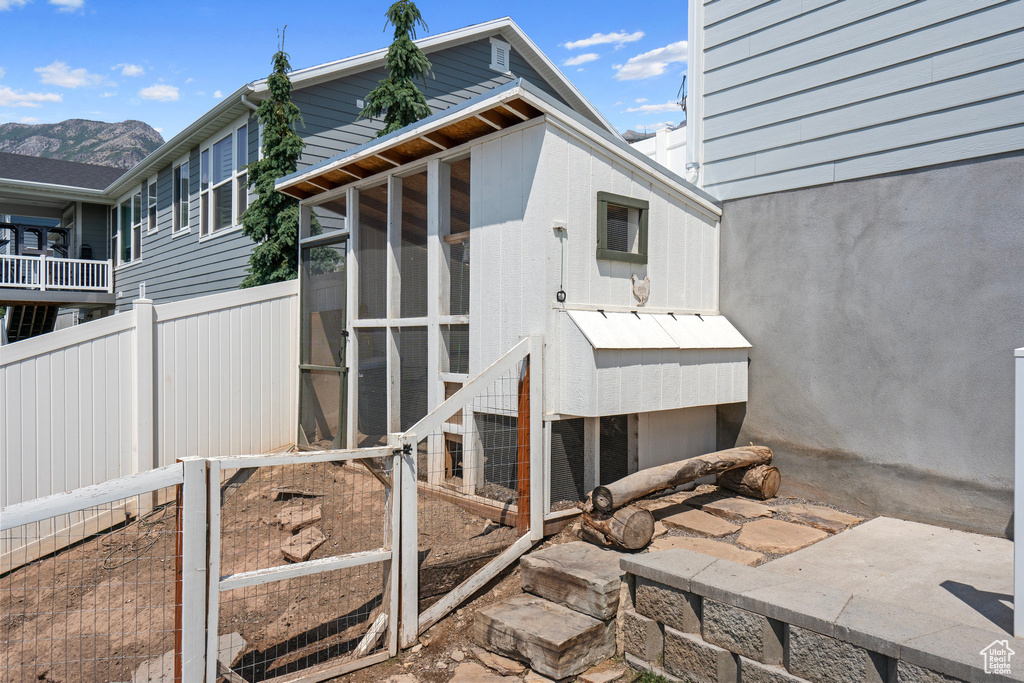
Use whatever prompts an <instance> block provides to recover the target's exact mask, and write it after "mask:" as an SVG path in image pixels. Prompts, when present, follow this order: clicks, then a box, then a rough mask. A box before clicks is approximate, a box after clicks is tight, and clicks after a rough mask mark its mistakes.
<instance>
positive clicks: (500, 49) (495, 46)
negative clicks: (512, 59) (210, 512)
mask: <svg viewBox="0 0 1024 683" xmlns="http://www.w3.org/2000/svg"><path fill="white" fill-rule="evenodd" d="M511 53H512V48H511V47H510V46H509V44H508V43H506V42H505V41H503V40H498V39H497V38H491V68H492V69H494V70H495V71H500V72H501V73H503V74H507V73H509V72H511V69H510V68H509V65H508V63H509V56H510V55H511Z"/></svg>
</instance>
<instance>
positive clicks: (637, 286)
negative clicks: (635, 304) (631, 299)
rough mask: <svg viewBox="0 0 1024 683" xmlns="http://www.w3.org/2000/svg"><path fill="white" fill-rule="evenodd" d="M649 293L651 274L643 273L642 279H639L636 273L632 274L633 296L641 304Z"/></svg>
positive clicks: (645, 301) (645, 300)
mask: <svg viewBox="0 0 1024 683" xmlns="http://www.w3.org/2000/svg"><path fill="white" fill-rule="evenodd" d="M650 295H651V276H650V275H645V276H644V279H643V280H641V279H639V278H638V277H637V276H636V274H635V273H634V274H633V296H635V297H636V300H637V301H639V302H640V305H641V306H643V305H644V304H645V303H647V297H649V296H650Z"/></svg>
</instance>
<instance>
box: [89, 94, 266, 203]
mask: <svg viewBox="0 0 1024 683" xmlns="http://www.w3.org/2000/svg"><path fill="white" fill-rule="evenodd" d="M252 92H253V86H252V85H251V84H249V83H246V84H245V85H243V86H242V87H241V88H239V89H238V90H236V91H235V92H233V93H231V94H230V95H228V96H227V97H225V98H224V99H223V100H221V101H220V102H218V103H217V104H216V105H214V106H213V107H212V108H211V109H210V110H208V111H207V112H206V113H205V114H203V115H202V116H200V117H199V118H198V119H196V120H195V121H193V122H192V123H191V124H189V126H188V127H186V128H185V129H184V130H182V131H181V132H180V133H178V134H177V135H175V136H174V137H173V138H171V139H170V140H168V141H167V142H165V143H164V144H162V145H160V146H159V147H157V148H156V149H155V150H153V152H151V153H150V154H149V155H148V156H147V157H146V158H145V159H143V160H142V161H141V162H140V163H138V164H137V165H135V166H133V167H132V168H131V170H129V171H128V172H127V173H125V174H124V175H123V176H121V177H120V178H118V179H117V180H115V181H114V182H113V183H111V184H110V185H109V186H108V187H107V188H106V189H105V190H104V192H106V193H109V194H110V195H112V196H113V197H117V196H119V195H120V194H122V193H123V192H125V190H126V189H127V188H129V187H130V186H131V185H133V184H136V183H139V182H141V179H142V178H144V177H148V176H150V175H152V174H153V173H154V172H155V171H159V170H160V168H162V167H163V166H164V164H166V163H167V162H168V160H169V158H170V160H173V158H176V157H178V156H179V155H180V154H181V153H182V152H183V151H185V152H187V151H188V150H190V149H191V148H192V147H194V146H195V145H196V144H198V143H199V142H201V141H202V139H204V138H205V137H206V136H207V135H209V134H211V133H213V132H216V131H215V130H208V129H209V128H212V127H213V125H214V123H215V122H216V121H218V120H219V119H220V118H221V117H223V116H226V115H228V114H231V113H233V112H234V110H235V109H238V113H237V115H241V114H243V113H245V112H246V111H250V109H249V107H248V106H246V104H245V103H244V102H243V101H242V98H243V97H244V96H246V95H248V94H250V93H252ZM218 129H219V126H218Z"/></svg>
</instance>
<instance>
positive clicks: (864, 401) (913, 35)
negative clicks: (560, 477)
mask: <svg viewBox="0 0 1024 683" xmlns="http://www.w3.org/2000/svg"><path fill="white" fill-rule="evenodd" d="M690 31H691V32H690V36H689V38H690V43H689V45H690V49H691V52H690V54H691V61H690V65H689V68H690V75H691V77H690V84H691V87H690V93H689V100H688V112H689V121H688V125H687V129H688V136H689V137H688V140H687V157H688V158H687V161H688V162H689V164H691V169H692V168H693V166H692V165H693V164H699V172H700V181H699V184H700V185H701V186H702V187H703V188H704V189H705V190H706V191H708V192H709V193H711V194H712V195H714V196H716V197H717V198H719V199H721V200H723V202H724V209H723V218H722V247H721V248H722V253H721V272H722V291H721V296H722V308H723V309H724V310H727V311H729V315H730V318H731V320H732V321H733V322H734V323H735V324H736V326H737V328H738V329H739V330H740V332H742V333H743V335H744V336H745V337H746V338H747V339H749V340H750V342H751V343H752V344H753V349H752V351H751V353H750V394H749V400H748V402H747V403H746V404H745V405H732V406H728V407H722V408H720V409H719V412H718V423H719V445H721V446H731V445H733V444H736V443H741V444H746V443H748V442H749V441H754V442H755V443H765V444H767V445H769V446H771V447H772V448H773V449H775V452H776V456H777V459H778V461H779V463H780V465H781V468H782V472H783V480H784V486H786V487H787V488H788V490H789V491H790V492H791V493H796V494H808V495H813V496H821V497H823V499H825V500H832V501H835V502H836V503H837V504H842V505H846V506H849V507H852V508H857V509H860V510H862V511H866V512H873V513H879V514H893V515H897V516H900V517H902V518H909V519H917V520H921V521H927V522H932V523H939V524H943V525H946V526H951V527H956V528H961V529H968V530H976V531H983V532H987V533H993V534H1000V535H1002V534H1009V533H1011V531H1010V530H1011V512H1012V491H1013V485H1014V467H1013V443H1014V441H1013V440H1014V433H1013V405H1014V396H1013V368H1012V358H1013V349H1014V348H1015V347H1019V346H1021V345H1022V342H1024V282H1022V277H1021V264H1022V263H1024V238H1022V224H1021V216H1022V215H1024V153H1022V152H1024V61H1022V60H1024V50H1022V49H1021V48H1022V45H1024V3H1022V2H1000V1H996V0H981V1H978V2H961V1H949V0H924V2H905V1H903V0H889V1H888V2H880V3H878V2H875V3H864V2H855V1H853V0H840V1H838V2H814V3H808V2H804V3H802V4H801V3H799V2H796V3H789V2H759V1H754V2H726V1H725V0H711V1H707V2H705V1H704V0H690Z"/></svg>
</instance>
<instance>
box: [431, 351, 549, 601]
mask: <svg viewBox="0 0 1024 683" xmlns="http://www.w3.org/2000/svg"><path fill="white" fill-rule="evenodd" d="M525 363H526V361H525V359H524V360H521V361H519V362H518V363H516V364H514V365H512V366H511V367H509V368H508V369H507V370H505V371H504V372H503V373H501V375H500V376H499V377H498V378H497V379H495V380H493V381H491V382H489V383H488V384H487V385H485V386H483V387H481V388H479V389H477V390H475V397H474V398H473V399H472V400H471V401H470V403H469V404H468V405H467V406H465V407H464V408H462V409H460V410H458V411H456V412H454V413H453V414H451V415H448V416H446V417H445V419H444V422H443V424H441V426H440V427H438V428H437V429H436V430H434V431H433V432H432V433H431V434H429V435H427V436H426V438H424V439H423V440H421V441H420V442H419V444H418V451H417V477H418V482H417V484H418V490H417V493H418V500H417V515H418V519H417V528H418V534H419V539H418V552H419V558H418V561H419V599H420V605H421V607H423V606H427V605H429V604H431V603H432V602H433V601H434V600H436V599H437V598H438V597H440V596H443V595H445V594H446V593H448V592H449V591H451V590H452V589H453V588H454V587H455V586H457V585H458V584H459V583H461V582H462V581H463V580H465V579H467V578H469V577H470V576H471V575H472V574H473V573H474V572H475V571H477V570H478V569H480V568H481V567H482V566H483V565H485V564H486V563H487V562H488V561H490V560H491V559H492V558H494V557H495V556H496V555H498V554H500V553H501V552H502V551H504V550H506V549H507V548H509V547H510V546H511V545H512V544H513V543H515V542H516V541H517V540H518V539H519V538H520V537H521V536H522V535H523V534H524V533H525V532H526V531H527V530H528V529H529V514H530V506H529V488H530V447H529V446H530V440H529V424H530V422H529V416H528V412H527V411H528V410H529V403H528V397H529V386H528V383H527V378H526V377H525V375H524V369H525V367H524V364H525ZM417 436H419V435H417Z"/></svg>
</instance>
